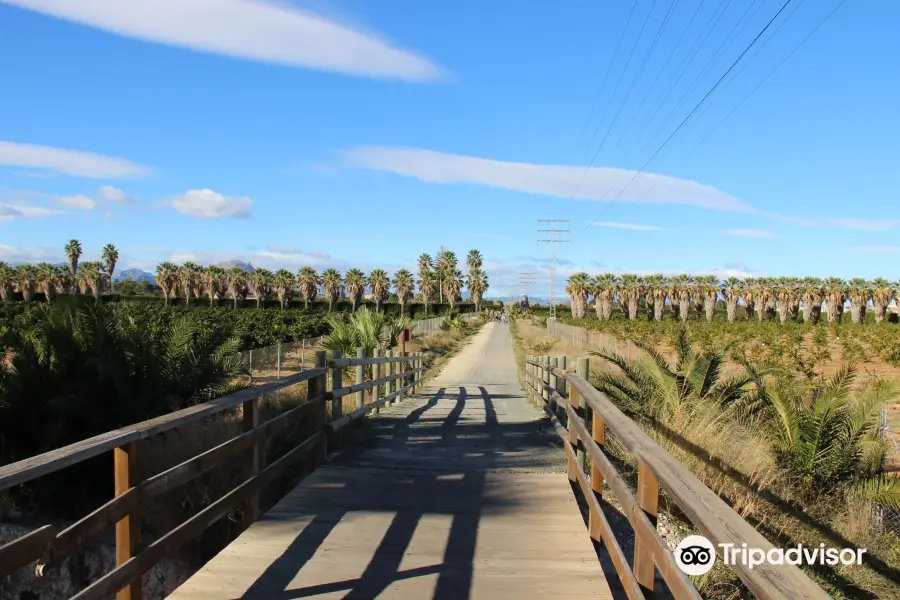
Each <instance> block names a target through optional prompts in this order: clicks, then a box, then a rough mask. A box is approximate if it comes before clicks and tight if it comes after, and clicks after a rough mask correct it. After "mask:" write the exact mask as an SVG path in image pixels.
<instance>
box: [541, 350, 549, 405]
mask: <svg viewBox="0 0 900 600" xmlns="http://www.w3.org/2000/svg"><path fill="white" fill-rule="evenodd" d="M541 364H542V365H543V366H542V367H541V383H546V384H547V385H550V371H549V370H548V369H549V367H550V357H549V356H542V357H541ZM541 398H543V399H544V402H547V401H549V400H550V393H549V392H548V391H547V389H546V388H544V386H543V385H542V386H541Z"/></svg>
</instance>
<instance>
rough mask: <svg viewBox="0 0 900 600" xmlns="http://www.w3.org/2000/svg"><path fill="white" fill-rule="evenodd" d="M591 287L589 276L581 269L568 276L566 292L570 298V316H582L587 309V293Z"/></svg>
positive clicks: (579, 317)
mask: <svg viewBox="0 0 900 600" xmlns="http://www.w3.org/2000/svg"><path fill="white" fill-rule="evenodd" d="M590 289H591V276H590V275H588V274H587V273H585V272H584V271H581V272H579V273H575V274H574V275H572V276H571V277H569V281H568V282H567V284H566V293H567V294H568V295H569V298H571V299H572V318H574V319H582V318H584V313H585V310H586V309H587V300H588V295H589V294H590Z"/></svg>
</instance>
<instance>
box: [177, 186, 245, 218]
mask: <svg viewBox="0 0 900 600" xmlns="http://www.w3.org/2000/svg"><path fill="white" fill-rule="evenodd" d="M163 204H166V205H169V206H171V207H172V208H174V209H175V210H177V211H178V212H180V213H181V214H183V215H188V216H190V217H194V218H197V219H200V220H204V221H205V220H210V219H243V218H247V217H249V216H250V209H251V207H252V206H253V200H251V199H250V198H248V197H246V196H240V197H231V196H225V195H223V194H220V193H218V192H214V191H212V190H210V189H203V190H188V191H187V192H185V193H184V194H181V195H180V196H175V197H173V198H171V199H169V200H167V201H165V202H163Z"/></svg>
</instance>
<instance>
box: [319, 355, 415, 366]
mask: <svg viewBox="0 0 900 600" xmlns="http://www.w3.org/2000/svg"><path fill="white" fill-rule="evenodd" d="M412 360H413V357H412V356H384V357H381V358H336V359H332V360H329V361H328V362H326V363H325V364H326V365H327V366H328V368H329V369H333V368H335V367H355V366H357V365H383V364H385V363H395V362H410V361H412Z"/></svg>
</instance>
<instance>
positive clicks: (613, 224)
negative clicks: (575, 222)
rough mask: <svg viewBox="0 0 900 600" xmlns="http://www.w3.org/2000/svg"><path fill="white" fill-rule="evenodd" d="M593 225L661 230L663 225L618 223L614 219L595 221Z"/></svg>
mask: <svg viewBox="0 0 900 600" xmlns="http://www.w3.org/2000/svg"><path fill="white" fill-rule="evenodd" d="M593 226H594V227H610V228H612V229H630V230H631V231H662V230H663V229H664V228H663V227H657V226H656V225H641V224H639V223H619V222H616V221H595V222H594V225H593Z"/></svg>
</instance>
